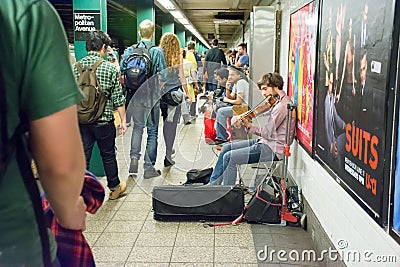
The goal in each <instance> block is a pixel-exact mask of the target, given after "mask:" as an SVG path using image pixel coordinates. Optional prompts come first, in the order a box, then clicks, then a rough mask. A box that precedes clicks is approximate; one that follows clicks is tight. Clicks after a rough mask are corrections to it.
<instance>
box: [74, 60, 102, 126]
mask: <svg viewBox="0 0 400 267" xmlns="http://www.w3.org/2000/svg"><path fill="white" fill-rule="evenodd" d="M103 62H104V60H103V59H99V60H97V61H96V62H95V63H94V64H93V65H92V66H86V67H83V66H82V64H81V63H80V62H77V63H76V68H77V69H78V75H79V76H78V86H79V89H80V90H81V92H82V95H83V99H82V100H81V102H79V103H78V120H79V123H81V124H88V123H93V122H95V121H97V119H98V118H100V116H101V115H102V114H103V113H104V108H105V106H106V103H107V98H108V95H107V93H106V92H104V91H102V90H101V86H100V83H99V80H98V79H97V76H96V69H97V68H98V67H99V66H100V64H101V63H103Z"/></svg>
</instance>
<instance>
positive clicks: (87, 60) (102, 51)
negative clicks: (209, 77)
mask: <svg viewBox="0 0 400 267" xmlns="http://www.w3.org/2000/svg"><path fill="white" fill-rule="evenodd" d="M110 45H111V39H110V37H109V36H108V35H107V34H106V33H105V32H102V31H93V32H90V33H88V34H87V40H86V50H87V51H88V54H87V56H85V57H84V58H82V59H81V60H79V61H78V63H77V64H81V65H82V66H83V67H86V66H93V65H94V64H95V63H96V62H98V61H99V60H101V59H103V58H104V56H105V55H106V54H107V47H108V46H110ZM77 64H75V65H74V74H75V78H76V79H78V77H79V73H78V68H77ZM95 72H96V76H97V79H98V81H99V84H100V86H101V89H102V90H103V92H105V93H106V94H108V95H109V96H110V97H109V98H108V99H107V102H106V105H105V108H104V111H103V113H102V115H101V116H100V117H99V119H98V120H96V121H95V122H94V123H90V124H81V123H80V124H79V129H80V132H81V136H82V142H83V148H84V150H85V157H86V168H87V169H89V164H90V158H91V156H92V150H93V145H94V143H95V142H97V144H98V146H99V150H100V155H101V158H102V160H103V166H104V171H105V173H106V176H107V186H108V187H109V188H110V196H109V199H110V200H114V199H117V198H119V197H120V196H122V195H123V194H124V192H125V190H126V182H121V181H120V179H119V177H118V166H117V159H116V156H115V137H116V133H115V125H114V115H113V110H114V107H115V108H117V110H118V113H119V116H120V119H121V124H120V127H119V134H120V135H123V134H124V133H125V131H126V121H125V96H124V94H123V91H122V87H121V83H120V81H119V74H118V70H117V67H116V66H115V65H114V64H112V63H110V62H108V61H104V62H102V63H100V65H98V67H97V69H96V71H95Z"/></svg>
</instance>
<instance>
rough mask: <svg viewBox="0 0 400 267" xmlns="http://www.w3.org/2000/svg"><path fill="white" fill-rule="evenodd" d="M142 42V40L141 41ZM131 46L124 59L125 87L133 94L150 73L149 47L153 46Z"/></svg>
mask: <svg viewBox="0 0 400 267" xmlns="http://www.w3.org/2000/svg"><path fill="white" fill-rule="evenodd" d="M142 43H143V42H142ZM139 44H140V43H138V44H136V45H133V46H132V49H133V51H132V53H131V54H130V55H129V56H128V58H127V59H126V60H125V62H124V65H125V88H126V90H127V91H128V92H129V93H130V94H131V95H132V96H133V95H134V94H135V93H136V92H137V91H138V90H139V88H140V86H142V84H144V83H145V82H146V80H148V79H149V78H150V77H151V76H152V75H153V73H152V64H151V63H152V62H151V55H150V49H151V48H153V47H154V46H153V45H152V46H150V47H147V46H146V44H145V43H143V45H144V47H139Z"/></svg>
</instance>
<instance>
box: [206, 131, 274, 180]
mask: <svg viewBox="0 0 400 267" xmlns="http://www.w3.org/2000/svg"><path fill="white" fill-rule="evenodd" d="M274 158H275V153H274V152H273V151H272V149H271V148H270V147H269V146H268V145H266V144H262V143H257V140H256V139H251V140H242V141H238V142H231V143H227V144H225V145H224V146H223V147H222V151H221V153H220V154H219V156H218V160H217V164H216V165H215V167H214V170H213V172H212V174H211V177H210V182H209V184H210V185H219V184H221V182H223V184H224V185H235V183H236V176H237V165H242V164H251V163H257V162H268V161H272V160H274Z"/></svg>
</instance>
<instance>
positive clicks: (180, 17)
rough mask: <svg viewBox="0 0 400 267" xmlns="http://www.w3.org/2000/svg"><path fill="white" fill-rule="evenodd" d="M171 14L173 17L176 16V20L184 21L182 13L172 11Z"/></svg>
mask: <svg viewBox="0 0 400 267" xmlns="http://www.w3.org/2000/svg"><path fill="white" fill-rule="evenodd" d="M169 13H171V15H172V16H174V18H176V19H183V15H182V13H181V12H179V11H176V10H175V11H170V12H169Z"/></svg>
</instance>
